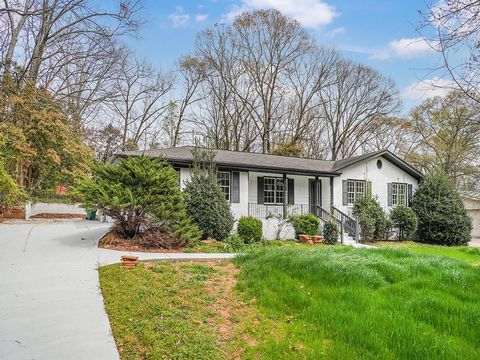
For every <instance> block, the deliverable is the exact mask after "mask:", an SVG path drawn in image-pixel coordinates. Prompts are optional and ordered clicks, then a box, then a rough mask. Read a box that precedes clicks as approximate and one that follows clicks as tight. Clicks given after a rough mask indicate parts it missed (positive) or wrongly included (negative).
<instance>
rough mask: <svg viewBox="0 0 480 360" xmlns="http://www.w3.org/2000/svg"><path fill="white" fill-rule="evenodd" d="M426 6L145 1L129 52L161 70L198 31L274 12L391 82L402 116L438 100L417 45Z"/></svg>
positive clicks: (297, 0) (429, 54)
mask: <svg viewBox="0 0 480 360" xmlns="http://www.w3.org/2000/svg"><path fill="white" fill-rule="evenodd" d="M428 3H429V2H428V1H425V0H416V1H414V0H388V1H387V0H343V1H334V0H224V1H222V0H200V1H191V0H190V1H186V0H185V1H178V0H177V1H173V0H166V1H154V0H145V8H144V14H145V16H146V23H145V25H144V27H143V28H142V30H141V31H140V33H139V34H138V37H137V38H135V39H130V40H128V43H129V45H130V47H132V48H133V49H134V51H135V52H136V53H137V54H138V55H139V56H141V57H144V58H146V59H147V61H149V62H150V63H152V64H154V65H157V66H159V67H160V68H162V69H163V70H167V69H169V68H171V66H172V65H173V64H174V63H175V61H176V60H177V59H178V58H179V57H180V56H181V55H184V54H186V53H188V52H189V51H191V50H192V49H193V47H194V41H195V35H196V33H197V32H198V31H200V30H202V29H204V28H206V27H208V26H211V25H213V24H214V23H217V22H228V21H229V20H230V19H231V18H232V17H233V16H234V15H235V14H236V13H238V12H241V11H242V10H245V9H260V8H277V9H278V10H280V11H282V12H283V13H284V14H286V15H288V16H290V17H293V18H296V19H297V20H299V21H300V23H301V24H302V25H304V27H305V28H306V29H307V30H308V31H309V32H310V33H311V34H312V35H313V36H314V37H315V38H316V40H317V42H318V43H321V44H329V45H333V46H335V47H336V48H337V49H338V50H340V51H341V52H342V54H343V55H344V56H345V57H348V58H351V59H354V60H356V61H358V62H361V63H364V64H367V65H369V66H371V67H373V68H375V69H377V70H379V71H380V72H381V73H383V74H384V75H387V76H389V77H391V78H393V79H394V80H395V81H396V83H397V86H398V88H399V91H400V92H401V94H402V98H403V102H404V108H403V111H407V110H408V108H410V107H411V106H412V105H414V104H417V103H419V102H420V101H421V99H423V98H426V97H428V96H432V95H437V94H438V95H442V94H443V93H442V91H444V90H442V89H438V88H431V87H430V86H429V84H430V83H432V82H433V83H435V82H438V81H446V80H443V79H441V80H438V78H436V77H435V74H433V73H432V72H431V71H429V69H431V68H432V67H435V66H436V65H438V63H439V61H440V59H439V57H438V55H437V54H435V53H434V52H433V51H431V49H430V48H429V46H428V45H427V44H426V43H425V42H423V41H422V40H421V39H419V34H418V32H417V31H416V27H417V25H418V24H419V23H420V21H421V18H420V15H419V13H418V11H419V10H425V9H426V8H427V5H428Z"/></svg>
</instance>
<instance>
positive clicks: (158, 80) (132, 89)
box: [108, 53, 173, 148]
mask: <svg viewBox="0 0 480 360" xmlns="http://www.w3.org/2000/svg"><path fill="white" fill-rule="evenodd" d="M115 71H116V73H117V74H118V76H117V78H116V79H115V80H114V83H113V92H114V93H115V94H116V96H115V97H113V98H112V99H111V101H110V102H109V103H108V106H109V107H110V109H111V110H112V111H113V114H114V115H115V116H116V117H117V118H118V121H119V128H120V129H121V131H122V148H125V146H126V144H127V141H128V140H129V141H130V142H131V143H132V144H134V145H136V146H138V145H139V142H140V141H141V140H142V139H143V141H144V143H147V142H152V139H148V135H151V136H153V135H157V134H159V128H160V127H161V126H160V125H161V124H160V123H161V119H162V116H163V115H164V114H165V113H166V112H167V110H168V108H169V100H168V99H167V96H166V95H167V94H168V93H169V91H170V90H171V89H172V86H173V77H172V75H171V74H164V73H162V72H160V71H158V70H156V69H155V68H154V67H152V66H150V65H148V64H147V63H146V62H145V61H143V60H138V59H137V58H135V57H133V56H132V55H131V54H129V53H126V54H125V55H124V58H123V60H122V61H120V63H119V64H118V66H117V68H116V69H115ZM153 142H155V141H153Z"/></svg>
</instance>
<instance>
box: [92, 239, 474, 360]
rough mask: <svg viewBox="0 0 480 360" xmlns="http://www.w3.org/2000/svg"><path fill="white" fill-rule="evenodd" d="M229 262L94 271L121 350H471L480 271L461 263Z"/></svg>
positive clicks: (320, 353) (394, 259)
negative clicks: (97, 273)
mask: <svg viewBox="0 0 480 360" xmlns="http://www.w3.org/2000/svg"><path fill="white" fill-rule="evenodd" d="M235 264H236V266H237V267H238V269H239V270H236V269H235V267H234V266H233V265H232V264H231V263H208V264H206V263H201V264H195V263H151V264H145V265H140V266H138V267H137V268H136V269H133V270H125V269H122V268H120V267H119V266H118V265H112V266H107V267H102V268H100V280H101V287H102V293H103V296H104V299H105V306H106V310H107V313H108V315H109V318H110V323H111V325H112V329H113V334H114V337H115V340H116V343H117V346H118V348H119V351H120V355H121V358H122V359H234V358H245V359H322V358H324V359H462V360H467V359H479V358H480V269H479V268H478V267H473V266H471V265H469V264H468V263H466V262H464V261H458V260H454V259H450V258H446V257H440V256H431V255H423V254H418V253H415V252H414V251H411V250H403V249H391V248H382V249H376V250H368V249H353V248H349V247H341V246H335V247H326V246H322V247H314V248H308V249H306V248H303V247H286V248H282V247H281V248H263V249H262V248H261V249H257V250H255V251H253V252H251V253H247V254H245V255H244V256H242V257H239V258H237V259H236V260H235ZM237 273H238V274H237ZM235 275H236V278H237V285H236V291H234V290H233V288H234V285H235V280H234V276H235Z"/></svg>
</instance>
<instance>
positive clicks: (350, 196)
mask: <svg viewBox="0 0 480 360" xmlns="http://www.w3.org/2000/svg"><path fill="white" fill-rule="evenodd" d="M361 196H365V181H364V180H347V205H353V204H354V203H355V200H356V199H358V198H359V197H361Z"/></svg>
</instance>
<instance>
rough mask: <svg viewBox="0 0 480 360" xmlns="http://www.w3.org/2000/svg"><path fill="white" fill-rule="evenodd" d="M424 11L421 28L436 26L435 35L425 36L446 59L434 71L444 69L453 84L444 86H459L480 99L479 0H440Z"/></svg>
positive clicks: (473, 98) (476, 99)
mask: <svg viewBox="0 0 480 360" xmlns="http://www.w3.org/2000/svg"><path fill="white" fill-rule="evenodd" d="M421 14H422V15H423V23H422V24H421V25H420V26H419V28H418V30H419V31H420V32H427V31H425V30H426V28H428V29H430V28H433V29H434V31H435V32H434V35H433V36H432V37H429V36H424V38H425V40H426V41H427V42H428V43H429V44H430V46H431V47H432V49H434V50H436V51H437V52H438V53H440V55H441V57H442V60H443V61H442V66H441V67H439V68H437V69H433V70H437V71H438V70H440V71H442V73H441V75H442V76H444V77H448V78H449V79H451V80H453V83H454V85H442V86H444V87H448V88H449V89H460V90H461V91H463V92H464V93H465V94H466V96H468V97H470V98H471V99H472V100H474V101H476V102H480V48H479V46H478V34H479V32H480V1H473V0H446V1H440V2H436V3H435V4H432V5H430V6H429V7H428V9H427V11H426V12H423V13H421Z"/></svg>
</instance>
